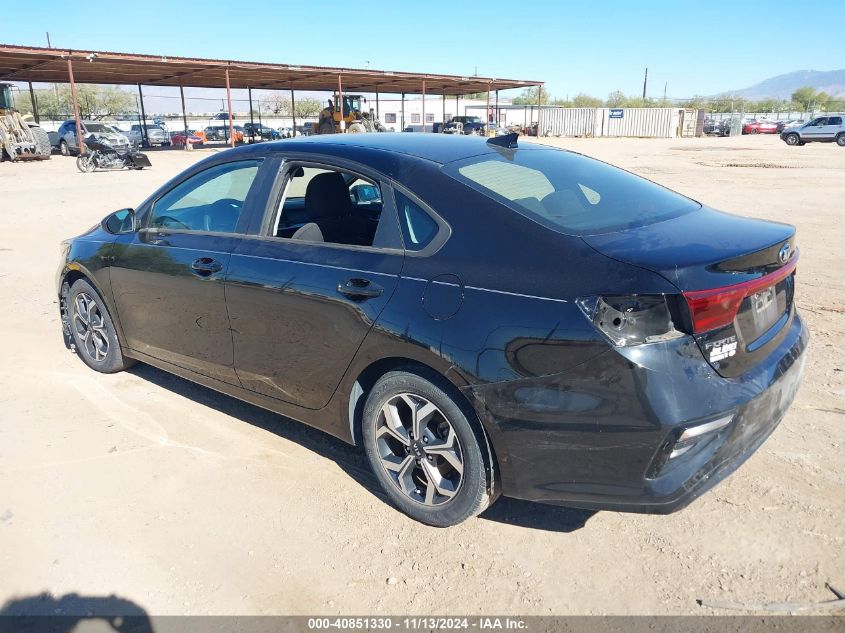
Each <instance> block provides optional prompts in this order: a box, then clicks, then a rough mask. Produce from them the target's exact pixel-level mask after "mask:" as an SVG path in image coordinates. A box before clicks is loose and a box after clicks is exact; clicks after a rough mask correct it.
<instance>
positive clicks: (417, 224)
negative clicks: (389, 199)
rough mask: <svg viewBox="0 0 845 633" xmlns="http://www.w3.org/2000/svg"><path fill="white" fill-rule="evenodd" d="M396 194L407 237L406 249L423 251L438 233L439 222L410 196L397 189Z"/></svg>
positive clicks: (402, 224)
mask: <svg viewBox="0 0 845 633" xmlns="http://www.w3.org/2000/svg"><path fill="white" fill-rule="evenodd" d="M395 195H396V208H397V209H398V211H399V224H401V226H402V236H403V238H404V239H405V249H406V250H409V251H421V250H422V249H424V248H425V247H426V246H428V245H429V244H430V243H431V241H432V240H433V239H434V236H435V235H437V229H438V224H437V222H436V221H435V220H434V218H432V217H431V216H430V215H429V214H428V213H426V212H425V211H424V210H423V209H422V207H420V206H419V205H418V204H416V203H415V202H413V201H412V200H411V199H410V198H408V196H406V195H404V194H402V193H400V192H399V191H396V192H395Z"/></svg>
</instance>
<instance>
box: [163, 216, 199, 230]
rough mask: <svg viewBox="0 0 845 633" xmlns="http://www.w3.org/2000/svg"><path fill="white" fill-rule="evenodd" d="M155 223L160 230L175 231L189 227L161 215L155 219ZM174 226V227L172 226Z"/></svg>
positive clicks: (170, 217)
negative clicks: (168, 229)
mask: <svg viewBox="0 0 845 633" xmlns="http://www.w3.org/2000/svg"><path fill="white" fill-rule="evenodd" d="M155 223H156V225H157V226H159V227H160V228H171V229H172V228H176V229H190V228H191V227H190V226H188V225H187V224H185V223H184V222H182V221H181V220H177V219H176V218H174V217H172V216H169V215H162V216H159V217H157V218H156V219H155ZM174 225H175V226H174Z"/></svg>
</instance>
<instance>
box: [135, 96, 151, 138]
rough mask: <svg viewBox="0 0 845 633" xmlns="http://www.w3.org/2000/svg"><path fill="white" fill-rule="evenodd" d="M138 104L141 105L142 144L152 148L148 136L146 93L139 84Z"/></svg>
mask: <svg viewBox="0 0 845 633" xmlns="http://www.w3.org/2000/svg"><path fill="white" fill-rule="evenodd" d="M138 103H140V104H141V143H142V144H143V146H144V147H149V146H150V138H149V136H148V135H147V113H146V111H145V110H144V91H143V90H141V84H138Z"/></svg>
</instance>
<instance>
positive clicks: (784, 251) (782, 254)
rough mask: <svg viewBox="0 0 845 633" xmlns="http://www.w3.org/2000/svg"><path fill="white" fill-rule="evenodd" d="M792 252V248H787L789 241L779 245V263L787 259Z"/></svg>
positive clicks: (783, 262)
mask: <svg viewBox="0 0 845 633" xmlns="http://www.w3.org/2000/svg"><path fill="white" fill-rule="evenodd" d="M791 254H792V250H791V249H790V248H789V242H787V243H786V244H784V245H783V246H781V247H780V251H779V252H778V260H779V261H780V263H781V264H785V263H786V262H788V261H789V256H790V255H791Z"/></svg>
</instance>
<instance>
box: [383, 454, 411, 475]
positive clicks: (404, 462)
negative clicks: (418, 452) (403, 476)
mask: <svg viewBox="0 0 845 633" xmlns="http://www.w3.org/2000/svg"><path fill="white" fill-rule="evenodd" d="M413 462H414V458H413V457H411V456H410V455H406V456H405V458H404V459H403V458H401V457H398V456H396V455H383V456H382V458H381V463H382V465H383V466H384V469H385V470H389V471H390V472H392V473H400V472H402V470H403V469H405V468H407V467H408V465H409V464H412V463H413Z"/></svg>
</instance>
